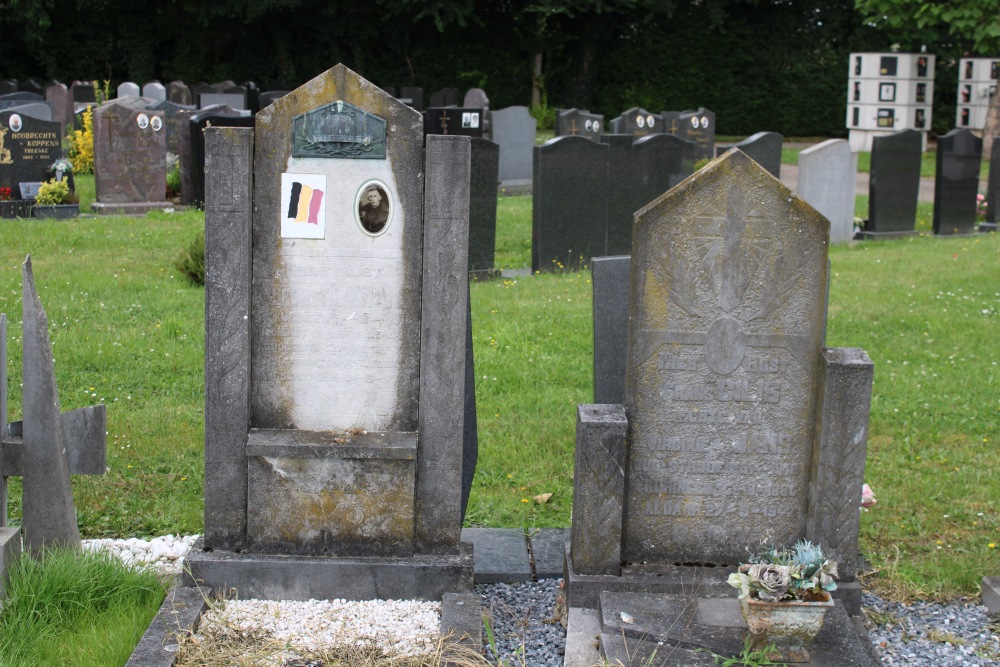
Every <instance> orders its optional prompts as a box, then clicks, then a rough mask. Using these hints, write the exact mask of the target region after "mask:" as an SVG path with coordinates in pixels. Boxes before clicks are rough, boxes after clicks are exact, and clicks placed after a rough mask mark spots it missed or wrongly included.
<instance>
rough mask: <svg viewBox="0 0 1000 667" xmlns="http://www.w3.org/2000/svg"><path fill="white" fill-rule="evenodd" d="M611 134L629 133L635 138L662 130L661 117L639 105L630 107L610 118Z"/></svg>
mask: <svg viewBox="0 0 1000 667" xmlns="http://www.w3.org/2000/svg"><path fill="white" fill-rule="evenodd" d="M610 125H611V133H612V134H631V135H632V136H633V137H635V138H637V139H638V138H639V137H645V136H647V135H650V134H657V133H662V132H664V127H663V117H662V116H660V114H656V113H651V112H649V111H646V110H645V109H643V108H640V107H632V108H631V109H629V110H628V111H623V112H622V114H621V115H620V116H618V117H617V118H612V119H611V122H610Z"/></svg>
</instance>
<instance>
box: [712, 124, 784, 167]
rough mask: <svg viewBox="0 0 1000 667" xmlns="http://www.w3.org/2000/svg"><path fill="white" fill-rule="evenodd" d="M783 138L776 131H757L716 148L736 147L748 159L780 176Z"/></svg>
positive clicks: (727, 148)
mask: <svg viewBox="0 0 1000 667" xmlns="http://www.w3.org/2000/svg"><path fill="white" fill-rule="evenodd" d="M784 140H785V138H784V137H783V136H781V135H780V134H778V133H777V132H758V133H757V134H753V135H751V136H749V137H747V138H746V139H744V140H743V141H741V142H739V143H736V144H733V145H732V146H725V147H724V148H722V147H720V148H719V149H718V150H726V151H728V150H729V149H730V148H738V149H740V150H741V151H743V152H744V153H745V154H747V155H749V156H750V159H751V160H753V161H754V162H756V163H757V164H759V165H760V166H762V167H764V169H767V171H768V172H769V173H770V174H771V175H772V176H774V177H775V178H781V144H782V142H783V141H784Z"/></svg>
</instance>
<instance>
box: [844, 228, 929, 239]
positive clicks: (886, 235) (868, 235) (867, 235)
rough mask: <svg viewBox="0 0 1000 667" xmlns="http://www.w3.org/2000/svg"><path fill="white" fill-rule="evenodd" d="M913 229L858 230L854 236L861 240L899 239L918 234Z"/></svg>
mask: <svg viewBox="0 0 1000 667" xmlns="http://www.w3.org/2000/svg"><path fill="white" fill-rule="evenodd" d="M919 233H920V232H918V231H917V230H915V229H907V230H905V231H901V232H864V231H861V232H858V233H857V235H856V236H855V238H857V239H859V240H861V241H877V240H879V239H900V238H903V237H905V236H916V235H917V234H919Z"/></svg>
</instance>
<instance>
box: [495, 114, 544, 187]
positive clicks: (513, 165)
mask: <svg viewBox="0 0 1000 667" xmlns="http://www.w3.org/2000/svg"><path fill="white" fill-rule="evenodd" d="M490 122H491V126H490V129H491V132H492V138H493V141H495V142H496V143H497V145H499V146H500V163H499V169H498V175H499V178H500V181H501V183H507V182H508V181H523V180H528V179H530V178H531V149H532V147H533V146H534V145H535V133H536V129H537V125H538V121H536V120H535V119H534V118H533V117H532V115H531V113H530V112H529V111H528V107H524V106H513V107H507V108H506V109H499V110H497V111H494V112H493V113H492V118H491V119H490Z"/></svg>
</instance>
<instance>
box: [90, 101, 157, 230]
mask: <svg viewBox="0 0 1000 667" xmlns="http://www.w3.org/2000/svg"><path fill="white" fill-rule="evenodd" d="M126 102H128V103H123V101H122V100H114V101H112V102H108V103H106V104H102V105H101V106H99V107H97V108H96V109H94V185H95V189H96V192H97V201H96V202H95V203H94V204H93V205H92V208H93V210H94V211H95V212H97V213H108V214H114V213H145V212H147V211H150V210H153V209H158V208H167V207H169V206H170V203H169V202H167V201H165V198H166V187H167V139H166V130H165V128H164V122H163V112H162V111H156V110H153V109H148V108H145V107H146V104H147V103H148V102H149V100H146V98H143V97H131V98H126Z"/></svg>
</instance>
